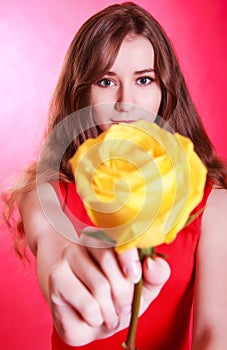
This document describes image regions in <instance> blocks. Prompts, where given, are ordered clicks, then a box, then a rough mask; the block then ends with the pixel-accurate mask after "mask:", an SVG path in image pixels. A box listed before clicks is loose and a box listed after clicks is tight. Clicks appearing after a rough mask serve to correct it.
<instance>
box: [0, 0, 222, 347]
mask: <svg viewBox="0 0 227 350" xmlns="http://www.w3.org/2000/svg"><path fill="white" fill-rule="evenodd" d="M113 3H115V2H114V1H107V0H97V1H95V0H87V1H78V0H65V1H61V0H55V1H54V0H47V1H38V0H30V1H29V0H9V1H7V2H6V1H3V0H2V1H1V3H0V42H1V45H0V53H1V55H0V81H1V85H0V96H1V111H0V149H1V172H0V189H1V190H2V189H4V188H6V186H8V185H9V184H10V183H11V182H12V181H13V180H14V179H15V177H16V176H17V174H18V173H19V172H20V171H21V170H22V169H23V167H24V166H26V164H28V163H29V162H30V161H31V160H32V159H33V158H34V157H35V155H36V152H37V147H38V145H39V140H40V138H41V135H42V133H43V131H44V125H45V120H46V114H47V108H48V104H49V100H50V96H51V93H52V91H53V88H54V85H55V82H56V79H57V76H58V74H59V70H60V67H61V64H62V60H63V57H64V54H65V51H66V49H67V47H68V45H69V43H70V41H71V39H72V37H73V36H74V33H75V31H76V30H77V29H78V28H79V26H80V25H81V24H82V22H83V21H84V20H86V19H87V18H88V17H89V16H90V15H92V14H93V13H94V12H96V11H98V10H100V9H102V8H104V7H106V6H108V5H110V4H113ZM137 3H138V4H140V5H141V6H143V7H144V8H146V9H147V10H149V11H150V12H151V13H152V14H153V15H154V16H155V17H156V18H157V19H158V20H159V21H160V22H161V23H162V25H163V27H164V28H165V29H166V31H167V33H168V34H169V37H170V38H171V40H172V42H173V44H174V46H175V48H176V50H177V53H178V56H179V58H180V62H181V65H182V69H183V71H184V73H185V76H186V80H187V82H188V85H189V86H190V91H191V93H192V96H193V97H194V100H195V103H196V105H197V107H198V110H199V112H200V113H201V115H202V119H203V121H204V123H205V125H206V129H207V131H208V133H209V135H210V137H211V139H212V141H213V143H214V145H215V146H216V148H217V151H218V152H219V154H220V155H222V156H223V157H224V158H227V149H226V138H227V121H226V120H227V118H226V111H225V106H226V81H227V79H226V78H227V76H226V61H227V55H226V52H227V50H226V34H227V25H226V22H227V21H226V7H227V6H226V1H225V0H211V1H209V2H207V1H206V0H202V1H199V2H198V1H196V0H193V1H186V2H182V1H181V0H159V1H149V0H147V1H146V0H138V1H137ZM0 229H1V231H0V232H1V236H0V275H1V278H0V293H1V294H0V296H1V297H0V315H1V317H0V348H1V349H7V350H16V349H17V350H19V349H23V350H49V349H50V340H49V338H50V333H51V317H50V314H49V311H48V308H47V305H46V303H45V302H44V300H43V298H42V296H41V294H40V292H39V289H38V286H37V282H36V277H35V273H34V262H33V263H32V265H31V266H30V267H28V266H27V267H26V268H24V267H23V266H22V265H21V263H20V262H19V260H18V258H17V257H16V256H15V254H14V251H13V247H12V242H11V240H10V238H9V236H8V233H7V231H6V230H5V229H4V227H3V225H2V226H1V227H0Z"/></svg>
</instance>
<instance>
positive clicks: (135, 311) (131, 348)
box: [126, 277, 143, 350]
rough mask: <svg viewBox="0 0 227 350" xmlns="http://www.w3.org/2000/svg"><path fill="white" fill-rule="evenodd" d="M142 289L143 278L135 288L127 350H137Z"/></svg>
mask: <svg viewBox="0 0 227 350" xmlns="http://www.w3.org/2000/svg"><path fill="white" fill-rule="evenodd" d="M142 288H143V278H142V277H141V279H140V281H139V282H138V283H136V285H135V288H134V295H133V302H132V316H131V320H130V325H129V331H128V336H127V340H126V346H127V347H126V349H127V350H135V337H136V328H137V323H138V316H139V309H140V297H141V293H142Z"/></svg>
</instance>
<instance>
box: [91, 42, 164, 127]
mask: <svg viewBox="0 0 227 350" xmlns="http://www.w3.org/2000/svg"><path fill="white" fill-rule="evenodd" d="M91 98H92V105H93V117H94V121H95V123H96V124H97V125H98V126H99V127H100V128H101V130H106V129H108V128H109V127H110V126H111V125H112V124H118V123H120V122H124V123H125V122H126V123H132V122H135V121H136V120H139V119H144V120H146V121H148V122H153V121H154V119H155V117H156V115H157V113H158V110H159V106H160V103H161V98H162V94H161V88H160V86H159V82H158V80H157V78H156V75H155V72H154V50H153V46H152V44H151V43H150V41H149V40H148V39H146V38H144V37H143V36H139V35H128V36H126V38H125V39H124V41H123V42H122V45H121V47H120V50H119V52H118V55H117V57H116V60H115V62H114V64H113V66H112V67H111V69H110V71H109V72H106V74H105V75H104V76H103V77H101V78H100V79H99V81H97V82H96V83H95V84H93V85H92V87H91Z"/></svg>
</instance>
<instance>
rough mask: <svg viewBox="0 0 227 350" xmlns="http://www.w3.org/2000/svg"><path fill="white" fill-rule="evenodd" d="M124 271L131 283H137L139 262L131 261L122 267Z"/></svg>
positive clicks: (139, 271)
mask: <svg viewBox="0 0 227 350" xmlns="http://www.w3.org/2000/svg"><path fill="white" fill-rule="evenodd" d="M124 273H125V275H126V277H128V278H129V280H130V281H132V282H133V283H137V282H139V280H140V277H141V269H140V262H139V261H138V262H136V261H133V262H132V263H131V264H129V265H127V266H125V267H124Z"/></svg>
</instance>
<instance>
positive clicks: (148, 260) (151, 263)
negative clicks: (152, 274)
mask: <svg viewBox="0 0 227 350" xmlns="http://www.w3.org/2000/svg"><path fill="white" fill-rule="evenodd" d="M147 267H148V270H150V271H152V270H153V267H154V264H153V260H152V259H151V258H147Z"/></svg>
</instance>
